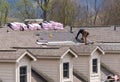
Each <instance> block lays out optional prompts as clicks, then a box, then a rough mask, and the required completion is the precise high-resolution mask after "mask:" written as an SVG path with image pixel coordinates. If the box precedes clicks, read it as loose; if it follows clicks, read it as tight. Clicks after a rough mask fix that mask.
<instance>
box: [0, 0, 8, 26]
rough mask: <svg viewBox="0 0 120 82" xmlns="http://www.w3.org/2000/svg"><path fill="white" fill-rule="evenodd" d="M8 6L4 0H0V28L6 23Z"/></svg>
mask: <svg viewBox="0 0 120 82" xmlns="http://www.w3.org/2000/svg"><path fill="white" fill-rule="evenodd" d="M8 13H9V4H8V2H7V1H5V0H0V26H1V25H2V24H5V23H7V17H8Z"/></svg>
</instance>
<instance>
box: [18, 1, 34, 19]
mask: <svg viewBox="0 0 120 82" xmlns="http://www.w3.org/2000/svg"><path fill="white" fill-rule="evenodd" d="M16 7H17V11H18V17H19V18H20V19H22V20H24V19H29V18H36V11H35V9H34V7H33V4H32V2H30V1H29V0H19V2H17V3H16Z"/></svg>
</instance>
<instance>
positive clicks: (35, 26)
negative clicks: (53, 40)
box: [32, 23, 41, 30]
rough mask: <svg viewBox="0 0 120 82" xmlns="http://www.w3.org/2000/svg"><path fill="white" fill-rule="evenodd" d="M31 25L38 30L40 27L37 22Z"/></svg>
mask: <svg viewBox="0 0 120 82" xmlns="http://www.w3.org/2000/svg"><path fill="white" fill-rule="evenodd" d="M32 25H33V26H34V28H35V29H36V30H40V29H41V26H40V25H39V24H37V23H33V24H32Z"/></svg>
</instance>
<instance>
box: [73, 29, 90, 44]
mask: <svg viewBox="0 0 120 82" xmlns="http://www.w3.org/2000/svg"><path fill="white" fill-rule="evenodd" d="M80 33H81V34H82V38H81V40H82V42H84V43H85V44H87V36H88V35H89V32H87V31H86V30H84V29H80V30H79V31H78V33H77V36H76V37H75V39H76V40H78V36H79V34H80Z"/></svg>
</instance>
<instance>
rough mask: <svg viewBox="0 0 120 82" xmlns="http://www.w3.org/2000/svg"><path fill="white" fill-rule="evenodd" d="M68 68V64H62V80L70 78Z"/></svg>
mask: <svg viewBox="0 0 120 82" xmlns="http://www.w3.org/2000/svg"><path fill="white" fill-rule="evenodd" d="M66 66H67V67H66ZM69 67H70V64H69V62H64V63H63V78H67V79H68V78H69V77H70V69H69Z"/></svg>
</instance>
